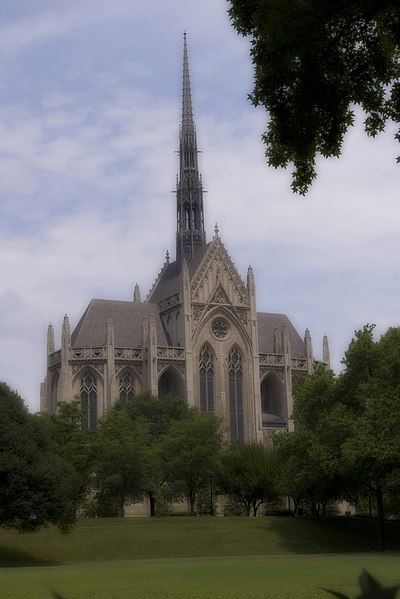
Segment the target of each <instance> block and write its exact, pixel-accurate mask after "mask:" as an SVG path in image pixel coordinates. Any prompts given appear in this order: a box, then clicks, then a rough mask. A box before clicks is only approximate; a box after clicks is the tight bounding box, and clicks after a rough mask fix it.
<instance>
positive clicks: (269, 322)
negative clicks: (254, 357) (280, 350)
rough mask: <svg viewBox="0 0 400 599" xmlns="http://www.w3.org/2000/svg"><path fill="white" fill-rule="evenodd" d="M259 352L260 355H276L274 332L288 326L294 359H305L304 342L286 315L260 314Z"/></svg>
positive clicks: (258, 315)
mask: <svg viewBox="0 0 400 599" xmlns="http://www.w3.org/2000/svg"><path fill="white" fill-rule="evenodd" d="M257 320H258V351H259V352H260V354H272V353H274V346H273V343H274V330H275V329H279V331H281V330H282V326H283V325H286V328H287V332H288V334H289V341H290V351H291V355H292V358H305V357H306V352H305V347H304V341H303V339H302V338H301V337H300V335H299V334H298V332H297V331H296V329H295V328H294V326H293V325H292V323H291V322H290V320H289V318H288V317H287V316H286V314H269V313H266V312H258V314H257Z"/></svg>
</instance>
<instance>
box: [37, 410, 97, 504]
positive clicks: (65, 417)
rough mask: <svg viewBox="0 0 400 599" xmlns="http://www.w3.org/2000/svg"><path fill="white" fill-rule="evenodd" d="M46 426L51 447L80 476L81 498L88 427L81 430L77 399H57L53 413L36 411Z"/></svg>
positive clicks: (86, 470)
mask: <svg viewBox="0 0 400 599" xmlns="http://www.w3.org/2000/svg"><path fill="white" fill-rule="evenodd" d="M38 416H39V418H40V419H41V421H42V424H43V426H45V427H46V428H47V429H48V435H49V438H50V442H51V448H52V451H53V452H54V453H56V454H57V455H59V456H61V457H62V458H64V459H65V460H66V461H67V462H68V463H69V464H70V465H71V466H73V468H74V469H75V471H76V474H77V476H79V478H80V496H81V498H82V499H83V498H84V496H85V494H86V492H87V488H88V485H89V478H90V455H91V438H92V436H93V435H92V433H93V431H92V430H82V411H81V408H80V400H79V399H74V400H73V401H71V402H60V403H59V404H58V410H57V413H55V414H48V413H41V414H39V415H38Z"/></svg>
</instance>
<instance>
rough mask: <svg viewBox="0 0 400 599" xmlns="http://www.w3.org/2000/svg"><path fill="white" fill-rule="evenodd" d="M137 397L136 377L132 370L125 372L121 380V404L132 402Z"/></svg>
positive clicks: (119, 395)
mask: <svg viewBox="0 0 400 599" xmlns="http://www.w3.org/2000/svg"><path fill="white" fill-rule="evenodd" d="M134 396H135V376H134V374H133V373H132V372H131V371H130V370H124V372H123V373H122V375H121V376H120V379H119V393H118V397H119V400H120V401H121V402H126V401H130V400H131V399H133V398H134Z"/></svg>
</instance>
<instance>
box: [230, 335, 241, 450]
mask: <svg viewBox="0 0 400 599" xmlns="http://www.w3.org/2000/svg"><path fill="white" fill-rule="evenodd" d="M228 380H229V409H230V425H231V440H232V441H244V418H243V367H242V352H241V351H240V349H239V347H238V346H237V345H233V346H232V347H231V350H230V352H229V358H228Z"/></svg>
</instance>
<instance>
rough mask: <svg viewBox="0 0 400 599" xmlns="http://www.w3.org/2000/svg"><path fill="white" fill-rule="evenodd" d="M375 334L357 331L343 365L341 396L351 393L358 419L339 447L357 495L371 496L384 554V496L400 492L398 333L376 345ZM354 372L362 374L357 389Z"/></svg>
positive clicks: (388, 334) (389, 334) (369, 329)
mask: <svg viewBox="0 0 400 599" xmlns="http://www.w3.org/2000/svg"><path fill="white" fill-rule="evenodd" d="M373 330H374V327H373V326H370V325H367V326H366V327H364V329H363V330H362V331H358V332H357V333H356V336H355V339H353V341H352V343H351V344H350V347H349V350H348V352H347V353H346V355H345V359H344V363H345V365H346V371H345V372H344V374H343V376H342V383H343V389H342V392H343V393H344V396H346V391H347V388H349V394H351V395H352V396H354V397H355V398H356V405H357V411H358V413H357V414H356V416H355V417H354V420H353V427H352V433H351V435H349V437H348V439H347V440H346V441H345V442H344V444H343V458H344V461H345V463H346V464H347V466H348V469H349V470H351V471H352V472H353V475H354V477H355V480H356V481H358V484H359V488H360V490H362V489H364V490H367V491H368V492H369V493H372V494H373V495H375V498H376V508H377V515H378V540H377V544H378V549H384V545H385V543H384V502H385V495H386V496H387V495H389V497H390V496H392V497H393V494H398V493H399V492H400V486H399V483H400V376H399V374H400V329H399V328H390V329H388V331H387V332H386V333H385V334H384V335H382V337H381V338H380V339H379V341H374V339H373ZM371 348H373V351H372V349H371ZM363 356H364V360H363ZM362 364H364V366H365V368H362V367H361V365H362ZM354 371H356V372H357V371H358V373H362V376H359V379H358V384H357V386H356V387H355V386H354V381H353V380H352V377H351V373H352V372H354Z"/></svg>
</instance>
